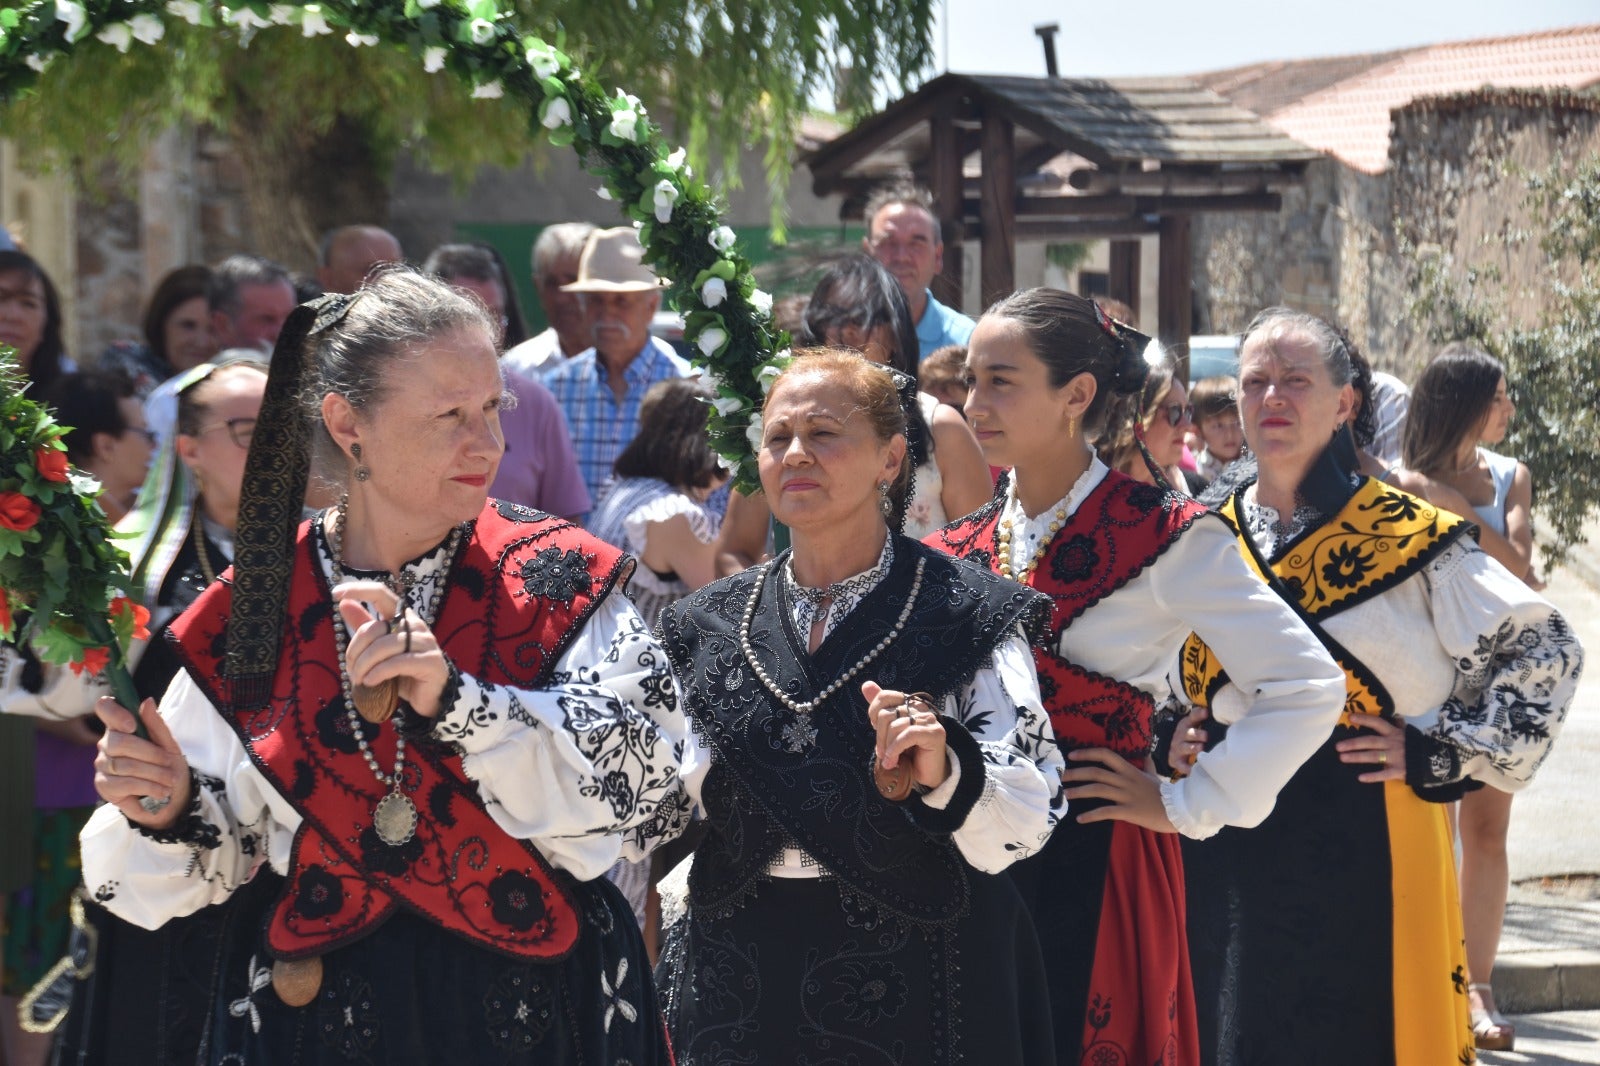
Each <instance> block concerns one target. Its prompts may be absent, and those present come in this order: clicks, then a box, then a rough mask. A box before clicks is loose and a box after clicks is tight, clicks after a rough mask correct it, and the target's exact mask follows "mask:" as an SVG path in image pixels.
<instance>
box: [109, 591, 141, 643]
mask: <svg viewBox="0 0 1600 1066" xmlns="http://www.w3.org/2000/svg"><path fill="white" fill-rule="evenodd" d="M130 608H131V609H132V611H133V639H134V640H149V639H150V630H149V628H148V626H149V624H150V612H149V610H147V609H146V608H145V606H144V604H142V603H134V602H133V601H132V600H130V599H128V597H126V596H118V597H117V598H116V599H114V600H112V601H111V617H112V618H114V619H117V618H121V617H122V616H123V615H125V614H127V613H128V611H129V609H130Z"/></svg>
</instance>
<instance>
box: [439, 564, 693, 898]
mask: <svg viewBox="0 0 1600 1066" xmlns="http://www.w3.org/2000/svg"><path fill="white" fill-rule="evenodd" d="M687 733H688V728H687V725H686V723H685V720H684V716H683V712H682V710H681V709H680V706H679V703H678V698H677V694H676V692H675V690H674V688H673V684H672V674H671V671H670V670H669V668H668V665H667V656H666V652H664V651H663V650H662V648H661V646H660V645H659V644H657V643H656V640H655V638H654V637H653V636H651V634H650V630H649V629H648V628H646V626H645V624H644V620H643V619H642V618H640V617H639V612H638V611H637V610H636V609H635V608H634V606H633V604H631V603H630V602H629V601H628V598H627V597H626V596H624V595H622V594H621V592H620V591H618V590H615V589H613V590H612V591H611V592H609V593H608V594H607V595H606V597H605V598H604V599H603V600H602V601H601V603H600V604H599V606H598V607H597V608H596V609H595V611H594V613H593V614H592V615H591V616H590V617H589V619H588V621H587V622H586V623H585V624H584V626H583V628H582V629H581V630H580V631H579V632H578V634H577V636H576V638H575V639H574V640H573V641H572V644H571V645H570V646H569V647H568V649H567V650H566V652H565V653H563V654H562V656H561V658H560V659H559V660H558V661H557V663H556V668H555V671H554V673H553V675H552V683H551V685H550V687H548V688H546V689H540V690H537V691H532V690H528V689H521V688H514V687H512V686H508V685H498V684H493V683H491V682H488V681H482V680H479V679H476V678H473V677H469V676H466V675H462V676H461V678H460V686H459V689H458V691H457V695H456V698H455V699H454V701H453V702H452V703H451V704H450V705H449V706H448V707H447V708H446V709H445V711H444V713H443V714H442V715H441V716H440V718H439V720H438V722H437V723H436V724H435V725H434V728H433V736H434V738H435V739H438V740H443V741H447V742H450V743H454V744H455V745H457V746H458V748H459V749H460V751H461V753H462V759H461V763H462V767H463V769H464V770H465V771H466V774H467V776H468V777H470V778H471V779H472V780H473V781H474V782H476V783H477V785H478V790H479V793H480V795H482V797H483V798H484V800H485V803H486V805H487V806H488V809H489V813H490V815H491V816H492V817H493V818H494V820H495V821H496V822H497V823H499V825H500V827H501V828H502V829H504V830H505V831H506V832H508V833H510V834H511V835H512V836H515V837H519V838H522V839H527V840H531V841H533V842H534V843H535V844H536V845H537V846H538V847H539V849H540V851H542V852H543V853H544V854H545V856H546V857H547V858H549V859H550V860H551V861H552V862H553V863H555V864H556V865H558V866H561V867H563V868H564V869H566V870H569V871H571V872H572V873H574V874H575V875H577V876H578V877H580V878H585V879H588V878H593V877H598V876H600V875H601V874H602V873H604V872H605V871H606V870H607V869H608V868H610V866H611V865H612V864H614V863H615V862H616V861H617V859H618V858H625V859H628V860H630V861H632V860H637V859H640V858H643V857H644V856H645V855H646V854H647V853H648V852H649V851H650V849H651V848H652V847H653V846H654V845H655V844H657V843H660V842H661V841H663V840H668V839H671V838H672V837H674V836H676V835H678V833H680V832H682V830H683V827H684V825H685V824H686V822H687V818H688V798H687V796H686V795H685V793H684V790H683V783H682V780H681V778H680V775H679V766H680V764H681V763H682V761H683V756H684V745H685V742H686V739H687Z"/></svg>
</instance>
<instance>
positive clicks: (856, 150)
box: [805, 74, 963, 196]
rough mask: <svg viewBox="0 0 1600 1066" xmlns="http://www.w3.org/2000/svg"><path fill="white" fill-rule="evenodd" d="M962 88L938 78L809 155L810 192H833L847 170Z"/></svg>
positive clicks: (950, 79) (946, 77) (948, 77)
mask: <svg viewBox="0 0 1600 1066" xmlns="http://www.w3.org/2000/svg"><path fill="white" fill-rule="evenodd" d="M962 88H963V87H962V85H961V82H960V79H959V78H954V77H952V76H951V75H948V74H945V75H941V76H940V77H937V78H935V79H933V80H932V81H930V82H928V83H927V84H926V85H924V86H922V87H921V88H920V89H918V90H917V91H916V92H914V93H912V94H911V95H909V96H906V97H903V98H902V99H900V100H897V101H895V102H894V103H892V104H890V105H889V106H888V107H886V108H884V109H883V110H882V111H880V112H878V113H877V114H875V115H871V116H869V117H868V118H866V119H864V120H863V121H862V122H861V123H860V124H859V125H857V126H856V127H855V129H852V130H850V131H848V132H846V133H843V134H840V135H839V136H838V137H835V138H834V139H833V140H831V141H829V142H828V143H827V144H825V145H823V146H822V147H820V148H818V149H817V150H816V151H814V152H812V153H811V154H810V155H809V156H807V157H806V159H805V163H806V165H807V166H809V167H810V168H811V178H812V180H811V187H812V189H813V190H814V191H815V192H816V194H817V195H818V196H827V195H829V194H830V193H832V192H834V190H835V189H837V188H838V186H839V182H840V179H841V178H843V177H844V172H845V171H846V170H848V169H850V168H851V167H852V166H854V165H856V164H857V163H859V162H861V161H862V160H864V159H866V158H867V157H868V156H870V155H871V154H872V153H873V152H875V151H877V150H878V149H879V148H880V147H882V146H883V144H884V143H885V142H887V141H888V140H889V139H890V138H892V137H894V136H895V135H896V134H898V133H900V132H901V131H902V130H907V129H910V128H911V127H912V126H915V125H916V124H917V123H919V122H923V121H925V120H927V119H928V118H929V117H930V116H931V115H933V114H934V112H935V111H937V110H938V109H939V107H941V106H942V105H944V104H945V103H946V102H947V101H949V100H950V99H951V97H953V96H955V95H957V94H959V93H961V92H962Z"/></svg>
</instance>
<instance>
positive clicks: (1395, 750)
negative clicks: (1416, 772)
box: [1334, 714, 1406, 784]
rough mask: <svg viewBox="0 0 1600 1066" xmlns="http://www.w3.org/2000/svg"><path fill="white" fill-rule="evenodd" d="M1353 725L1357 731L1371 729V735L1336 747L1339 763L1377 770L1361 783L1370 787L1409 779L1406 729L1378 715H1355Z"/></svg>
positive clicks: (1342, 741) (1367, 775)
mask: <svg viewBox="0 0 1600 1066" xmlns="http://www.w3.org/2000/svg"><path fill="white" fill-rule="evenodd" d="M1350 724H1351V725H1352V726H1354V727H1355V728H1357V729H1370V730H1372V735H1371V736H1359V737H1351V738H1350V739H1349V740H1341V741H1339V743H1337V744H1335V745H1334V747H1335V748H1336V749H1337V750H1338V752H1339V761H1340V762H1347V763H1356V764H1361V763H1365V764H1367V765H1369V766H1373V767H1375V768H1376V769H1374V771H1373V772H1372V773H1369V774H1362V775H1361V777H1360V778H1359V780H1361V781H1365V782H1367V783H1369V784H1376V783H1379V782H1383V781H1404V780H1405V779H1406V730H1405V727H1404V726H1399V725H1395V724H1394V723H1393V722H1391V721H1389V720H1388V719H1385V718H1380V717H1378V716H1377V715H1375V714H1352V715H1351V716H1350Z"/></svg>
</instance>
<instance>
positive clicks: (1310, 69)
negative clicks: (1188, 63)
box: [1193, 49, 1410, 116]
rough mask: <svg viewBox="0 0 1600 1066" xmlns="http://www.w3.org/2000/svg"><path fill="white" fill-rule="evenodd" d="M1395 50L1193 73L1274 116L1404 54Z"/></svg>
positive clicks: (1219, 91)
mask: <svg viewBox="0 0 1600 1066" xmlns="http://www.w3.org/2000/svg"><path fill="white" fill-rule="evenodd" d="M1406 51H1410V49H1404V50H1401V51H1395V52H1365V53H1362V54H1360V55H1353V56H1325V57H1322V58H1318V59H1275V60H1272V61H1270V62H1267V63H1252V64H1250V65H1249V66H1245V67H1232V68H1230V69H1228V70H1213V71H1208V72H1207V73H1204V74H1195V75H1193V77H1194V80H1195V81H1197V82H1199V83H1200V84H1201V85H1204V86H1205V87H1206V88H1208V89H1210V90H1211V91H1212V92H1214V93H1217V94H1218V95H1221V96H1226V97H1227V98H1228V99H1229V100H1232V101H1233V102H1234V103H1236V104H1238V105H1239V106H1240V107H1242V108H1244V109H1245V110H1246V111H1254V112H1255V113H1256V114H1258V115H1262V116H1271V115H1272V114H1273V113H1274V112H1277V111H1281V110H1283V109H1284V108H1285V107H1288V106H1290V105H1291V104H1297V103H1299V102H1300V101H1301V100H1304V99H1305V98H1306V97H1308V96H1310V95H1311V94H1312V93H1316V92H1321V91H1322V90H1323V89H1326V88H1328V87H1329V86H1330V85H1335V84H1337V83H1338V82H1341V81H1347V80H1349V79H1350V78H1353V77H1355V76H1356V75H1357V74H1363V73H1365V72H1366V71H1368V70H1371V69H1372V68H1373V67H1376V66H1378V65H1379V64H1382V63H1388V62H1390V61H1391V60H1394V59H1396V58H1398V57H1399V56H1401V55H1404V54H1405V52H1406Z"/></svg>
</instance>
